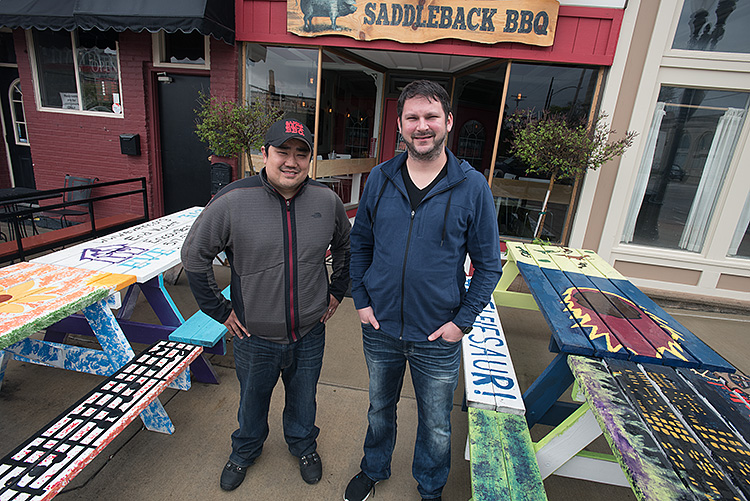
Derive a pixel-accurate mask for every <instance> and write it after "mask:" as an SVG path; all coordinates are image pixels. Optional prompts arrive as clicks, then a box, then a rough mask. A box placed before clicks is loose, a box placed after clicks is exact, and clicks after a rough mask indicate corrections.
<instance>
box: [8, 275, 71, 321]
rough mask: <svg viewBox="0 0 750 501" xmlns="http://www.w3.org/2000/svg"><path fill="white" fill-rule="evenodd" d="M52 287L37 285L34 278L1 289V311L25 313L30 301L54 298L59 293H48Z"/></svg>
mask: <svg viewBox="0 0 750 501" xmlns="http://www.w3.org/2000/svg"><path fill="white" fill-rule="evenodd" d="M52 289H53V288H52V287H36V283H35V281H34V280H27V281H26V282H23V283H20V284H17V285H14V286H12V287H8V288H7V289H2V290H0V313H23V312H24V311H26V310H27V308H29V307H30V303H36V302H39V301H46V300H48V299H54V298H56V297H57V295H54V294H47V293H48V292H50V291H51V290H52Z"/></svg>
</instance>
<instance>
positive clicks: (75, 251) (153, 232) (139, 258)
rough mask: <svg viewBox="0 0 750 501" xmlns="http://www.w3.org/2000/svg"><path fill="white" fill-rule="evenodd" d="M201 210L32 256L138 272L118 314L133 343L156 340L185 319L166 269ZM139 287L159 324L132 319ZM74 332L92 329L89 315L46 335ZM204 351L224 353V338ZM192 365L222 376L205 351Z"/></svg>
mask: <svg viewBox="0 0 750 501" xmlns="http://www.w3.org/2000/svg"><path fill="white" fill-rule="evenodd" d="M201 210H202V208H201V207H193V208H190V209H186V210H183V211H181V212H177V213H174V214H170V215H168V216H164V217H160V218H157V219H153V220H151V221H148V222H146V223H143V224H140V225H137V226H133V227H131V228H126V229H124V230H121V231H118V232H115V233H112V234H110V235H106V236H104V237H100V238H97V239H94V240H90V241H87V242H83V243H81V244H79V245H76V246H74V247H70V248H67V249H63V250H60V251H57V252H53V253H50V254H47V255H44V256H41V257H39V258H36V259H34V260H33V261H34V262H39V263H52V264H59V265H64V266H70V267H74V268H83V269H88V270H98V271H107V272H112V273H128V274H132V275H135V277H136V284H135V285H134V286H132V287H130V288H129V289H128V290H127V292H126V293H125V297H124V298H123V306H122V308H120V309H119V311H118V312H117V315H116V316H117V319H118V321H119V323H120V325H121V327H122V330H123V331H124V332H125V336H126V337H127V339H128V340H130V341H131V342H135V343H142V344H153V343H154V342H156V341H159V340H164V339H168V338H169V335H170V334H171V333H172V331H174V330H175V328H177V327H179V326H180V325H182V324H183V323H184V322H185V319H184V318H183V316H182V314H181V313H180V311H179V309H178V308H177V306H175V304H174V301H173V300H172V298H171V297H170V295H169V292H168V291H167V290H166V288H165V287H164V275H163V274H164V272H165V271H167V270H170V269H172V268H174V267H175V266H177V265H179V264H180V249H181V248H182V244H183V242H184V240H185V237H186V236H187V233H188V231H189V230H190V227H191V226H192V224H193V222H194V221H195V219H196V218H197V217H198V215H199V214H200V212H201ZM136 286H137V287H136ZM140 292H142V293H143V295H144V296H145V297H146V299H147V301H148V303H149V305H150V306H151V308H152V309H153V310H154V313H156V316H157V318H158V319H159V321H160V322H161V325H155V324H145V323H140V322H133V321H131V320H130V315H131V314H132V311H133V307H134V306H135V301H136V299H137V297H138V294H139V293H140ZM71 332H72V333H81V334H91V331H90V329H89V328H88V325H87V323H86V321H85V319H84V318H83V317H81V316H80V315H73V316H70V317H68V318H66V319H64V320H62V321H60V322H58V323H56V324H54V325H51V326H50V327H49V328H48V329H47V333H46V336H45V339H46V340H48V341H57V342H62V340H63V339H64V337H65V334H67V333H71ZM205 353H219V354H222V355H223V354H225V353H226V345H225V344H224V342H223V340H222V342H219V343H217V344H216V345H215V346H213V347H205ZM190 368H191V370H192V371H193V374H194V376H195V379H196V380H197V381H201V382H205V383H214V384H217V383H218V382H219V380H218V377H217V376H216V373H215V372H214V370H213V368H212V366H211V364H210V363H209V362H208V360H206V358H205V357H204V356H203V355H202V354H201V356H200V357H198V358H197V359H196V360H195V361H194V362H193V363H192V364H191V365H190Z"/></svg>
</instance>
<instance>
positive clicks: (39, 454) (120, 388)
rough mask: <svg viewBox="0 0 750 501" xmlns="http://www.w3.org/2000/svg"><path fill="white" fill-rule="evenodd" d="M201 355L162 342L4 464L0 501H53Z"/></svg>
mask: <svg viewBox="0 0 750 501" xmlns="http://www.w3.org/2000/svg"><path fill="white" fill-rule="evenodd" d="M202 351H203V348H202V347H200V346H193V345H185V344H182V343H174V342H171V341H159V342H158V343H156V344H154V345H152V346H151V347H149V348H148V349H147V350H146V351H144V352H142V353H140V354H139V355H137V356H136V357H135V358H133V359H132V360H131V361H130V362H128V363H127V364H126V365H124V366H123V367H122V368H121V369H120V370H118V371H117V372H116V373H115V374H114V375H113V376H112V377H110V378H109V379H107V380H105V381H104V382H103V383H102V384H100V385H99V386H97V387H96V388H95V389H94V390H92V391H91V392H89V393H88V394H87V395H86V396H84V397H83V398H82V399H80V400H79V401H78V402H77V403H76V404H74V405H73V406H72V407H70V408H69V409H68V410H67V411H65V412H64V413H63V414H61V415H60V416H59V417H58V418H56V419H54V420H53V421H52V422H50V423H49V424H48V425H47V426H45V427H44V428H42V429H41V430H40V431H39V432H37V433H36V434H35V435H34V436H32V437H31V438H30V439H29V440H27V441H26V442H25V443H24V444H23V445H21V446H20V447H18V448H16V449H15V450H14V451H12V452H11V453H10V454H8V455H7V456H5V457H4V458H3V459H2V460H1V461H0V498H2V499H6V498H11V497H12V496H14V495H19V499H28V500H46V499H51V498H52V497H54V496H55V495H56V494H57V493H58V492H59V491H60V490H61V489H63V488H64V487H65V486H66V485H67V484H68V483H69V482H70V481H71V480H72V479H73V478H74V477H75V476H76V475H77V474H78V473H79V472H80V471H81V470H82V469H83V468H84V467H85V466H86V465H87V464H88V463H90V462H91V460H93V459H94V457H96V455H97V454H99V452H101V451H102V450H103V449H104V448H105V447H106V446H107V444H109V443H110V442H111V441H112V440H113V439H114V437H116V436H117V435H118V434H119V433H120V432H121V431H122V430H124V429H125V427H126V426H127V425H128V424H130V422H132V421H133V420H134V419H135V418H136V417H137V416H138V414H139V413H140V412H141V411H143V410H144V409H145V408H146V407H147V406H148V405H149V404H150V403H151V402H153V401H154V400H155V399H156V398H157V397H158V396H159V394H160V393H161V392H162V391H163V390H164V388H166V387H167V385H168V384H169V383H170V382H171V381H172V380H174V379H175V378H176V377H177V376H178V375H179V374H180V373H182V372H183V371H184V370H185V369H186V368H187V367H188V365H189V364H190V362H192V361H193V360H195V359H196V358H197V357H198V355H200V354H201V352H202ZM23 495H26V496H27V497H23Z"/></svg>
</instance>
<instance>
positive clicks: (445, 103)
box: [396, 80, 451, 118]
mask: <svg viewBox="0 0 750 501" xmlns="http://www.w3.org/2000/svg"><path fill="white" fill-rule="evenodd" d="M413 97H424V98H427V99H429V100H430V101H433V100H434V101H438V102H439V103H440V104H441V106H442V107H443V111H444V112H445V116H446V118H447V117H448V114H449V113H450V112H451V98H450V97H449V96H448V93H447V92H446V91H445V89H444V88H443V86H442V85H440V84H439V83H435V82H433V81H431V80H414V81H413V82H411V83H410V84H409V85H407V86H406V87H404V90H402V91H401V95H400V96H399V97H398V104H397V105H396V112H397V113H398V117H399V118H401V113H403V112H404V103H405V102H406V100H407V99H411V98H413Z"/></svg>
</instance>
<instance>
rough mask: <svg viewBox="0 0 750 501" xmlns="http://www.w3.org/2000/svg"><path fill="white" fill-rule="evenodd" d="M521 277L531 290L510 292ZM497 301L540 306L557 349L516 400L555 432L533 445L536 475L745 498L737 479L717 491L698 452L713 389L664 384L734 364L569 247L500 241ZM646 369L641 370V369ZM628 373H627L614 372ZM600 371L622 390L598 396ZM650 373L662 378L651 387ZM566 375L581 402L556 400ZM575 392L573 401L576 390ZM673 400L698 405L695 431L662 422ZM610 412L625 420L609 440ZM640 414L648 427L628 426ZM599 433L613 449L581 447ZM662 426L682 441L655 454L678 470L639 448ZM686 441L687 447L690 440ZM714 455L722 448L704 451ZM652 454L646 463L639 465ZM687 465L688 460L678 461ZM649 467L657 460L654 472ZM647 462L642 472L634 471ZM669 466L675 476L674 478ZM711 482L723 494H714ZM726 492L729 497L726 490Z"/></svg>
mask: <svg viewBox="0 0 750 501" xmlns="http://www.w3.org/2000/svg"><path fill="white" fill-rule="evenodd" d="M519 274H520V275H521V276H522V277H523V279H524V280H525V281H526V284H527V285H528V288H529V291H530V293H531V294H530V295H529V294H525V293H520V292H512V291H509V290H508V288H509V285H510V284H511V283H512V282H513V280H514V279H515V278H516V277H517V276H518V275H519ZM495 300H496V301H497V303H498V304H502V305H503V306H511V307H518V308H527V309H539V310H540V311H541V313H542V314H543V316H544V318H545V319H546V321H547V323H548V324H549V326H550V330H551V332H552V335H551V340H550V351H552V352H557V353H558V354H557V356H556V357H555V358H554V360H553V361H552V362H551V363H550V365H549V366H548V367H547V368H546V369H545V370H544V372H543V373H542V374H541V375H540V376H539V377H538V378H537V379H536V381H535V382H534V383H533V384H532V385H531V386H530V387H529V388H528V390H526V392H525V393H524V395H523V399H524V403H525V406H526V419H527V423H528V425H529V427H532V426H534V424H537V423H541V424H546V425H550V426H553V427H554V429H553V430H552V431H551V432H549V433H548V434H547V435H546V436H545V437H544V438H542V439H541V440H540V441H539V442H537V443H536V444H535V449H536V456H537V461H538V464H539V468H540V472H541V475H542V478H546V477H547V476H549V475H551V474H553V473H554V474H557V475H562V476H569V477H573V478H581V479H586V480H591V481H597V482H604V483H611V484H614V485H622V486H628V485H629V486H631V487H632V488H633V491H634V492H635V494H636V495H637V496H638V497H639V498H640V499H703V498H706V497H707V498H708V499H748V498H747V496H746V494H742V495H739V496H735V494H736V492H737V490H738V487H737V483H736V482H735V481H733V480H730V482H729V484H731V487H721V486H719V484H718V483H717V482H719V481H718V480H717V478H718V477H717V476H714V477H712V476H711V475H718V474H717V473H716V472H715V471H714V470H715V465H714V463H713V462H712V461H713V460H712V461H708V460H706V459H705V458H704V457H703V456H701V454H703V455H705V449H703V447H702V446H700V445H697V444H698V442H700V440H702V439H700V437H699V436H700V434H701V433H704V435H705V434H706V433H709V432H710V431H711V430H712V429H716V428H715V427H716V426H718V425H717V424H716V423H717V420H716V419H715V418H714V417H715V416H714V414H715V413H713V414H712V413H710V412H708V411H707V410H705V409H704V410H700V411H698V410H696V409H699V408H702V407H705V405H704V403H705V402H704V401H705V400H707V399H709V398H711V397H710V396H709V395H710V394H712V391H711V390H703V389H701V390H695V388H697V387H698V386H697V385H698V383H695V382H692V381H691V382H690V383H687V386H688V387H690V386H691V385H693V387H694V388H693V390H694V392H693V393H692V394H690V395H689V396H688V394H687V393H683V394H679V395H678V394H676V393H670V391H671V390H668V389H665V388H662V386H665V385H666V386H668V385H675V384H676V383H675V381H676V380H677V379H680V378H685V379H687V376H686V375H687V374H702V375H707V374H709V373H713V371H715V372H719V373H723V374H730V373H734V372H735V368H734V367H733V366H732V365H731V364H730V363H729V362H727V361H726V360H724V359H723V358H722V357H721V356H720V355H718V354H717V353H716V352H714V351H713V350H712V349H711V348H710V347H709V346H707V345H706V344H705V343H703V342H702V341H701V340H700V339H699V338H698V337H697V336H695V335H694V334H693V333H691V332H690V331H689V330H688V329H686V328H685V327H684V326H682V325H680V324H679V323H678V322H677V321H676V320H675V319H674V318H672V317H671V316H670V315H669V314H668V313H666V312H665V311H664V310H663V309H662V308H660V307H659V306H658V305H656V303H654V302H653V301H652V300H651V299H649V298H648V297H647V296H646V295H645V294H643V292H641V291H640V290H639V289H638V288H637V287H635V286H634V285H633V284H632V283H631V282H630V281H628V280H627V279H626V278H625V277H623V276H622V275H621V274H620V273H618V272H617V271H616V270H615V269H614V268H613V267H612V266H610V265H609V264H608V263H606V262H605V261H604V260H603V259H602V258H601V257H600V256H598V255H597V254H596V253H594V252H592V251H586V250H579V249H570V248H565V247H554V246H540V245H534V244H522V243H508V260H507V262H506V264H505V266H504V267H503V277H502V279H501V280H500V283H499V284H498V287H497V289H496V292H495ZM646 366H648V367H649V368H648V369H643V367H646ZM592 367H593V368H595V369H593V368H592ZM583 368H586V369H585V370H584V369H583ZM571 369H572V370H571ZM605 372H606V373H608V374H609V376H605ZM625 373H627V374H629V375H628V376H622V374H625ZM607 377H609V379H608V381H609V382H610V383H611V384H609V383H608V386H606V390H607V391H610V392H614V391H615V390H618V389H622V391H624V392H625V393H627V394H628V395H630V397H628V398H619V399H618V398H614V397H611V398H609V399H606V398H604V397H602V396H601V394H599V393H597V391H596V389H597V388H599V387H598V386H596V385H600V386H601V387H604V386H605V385H604V384H600V380H602V378H604V379H606V378H607ZM657 380H659V381H662V380H664V381H670V382H669V383H664V382H663V381H662V383H663V384H662V383H658V384H656V385H655V383H654V381H657ZM615 381H616V382H615ZM574 382H577V383H578V385H580V386H581V387H583V388H584V393H585V396H586V399H587V400H588V404H584V405H579V404H576V403H574V402H563V401H560V397H561V396H562V394H563V393H564V392H565V391H566V390H567V389H568V388H569V387H570V386H571V384H573V383H574ZM657 386H659V389H656V387H657ZM599 389H601V388H599ZM696 391H697V392H698V393H700V395H697V394H695V392H696ZM713 396H715V395H713ZM573 398H574V399H577V398H579V393H578V392H577V385H574V391H573ZM629 398H630V399H629ZM714 400H716V399H714ZM715 405H718V404H715ZM743 405H745V406H747V403H746V402H745V404H743ZM680 406H684V407H685V408H686V409H687V408H690V409H692V410H694V411H695V412H694V413H693V414H691V415H690V416H691V419H693V422H694V423H693V424H694V425H695V430H694V431H693V432H689V433H688V432H684V433H683V432H681V431H680V432H678V431H676V430H677V428H676V424H675V423H677V422H678V421H680V420H681V419H683V418H682V417H681V418H672V417H669V418H668V417H667V414H668V412H670V411H672V410H674V409H675V408H679V407H680ZM636 410H637V411H638V412H637V413H636ZM686 412H687V411H686ZM615 414H617V415H621V416H626V417H623V418H622V419H620V421H618V424H619V425H620V426H622V428H623V429H624V430H625V431H627V432H628V433H630V434H629V435H627V438H625V439H622V440H620V439H616V440H614V439H611V438H612V436H613V435H612V434H613V433H614V434H615V435H616V433H617V431H616V430H609V429H607V427H606V426H605V424H606V423H605V421H607V419H609V418H607V417H606V416H611V415H615ZM638 414H640V416H641V417H640V418H639V419H641V420H642V422H643V423H645V424H644V425H643V426H641V427H640V428H639V425H637V424H636V417H637V415H638ZM603 416H604V417H603ZM683 417H684V416H683ZM618 419H619V418H618ZM719 420H720V419H719ZM745 420H747V408H746V409H745ZM597 421H598V422H599V424H601V427H600V426H599V424H597ZM667 421H669V422H668V423H667ZM683 421H684V420H683ZM683 424H684V422H683ZM602 430H605V436H607V438H608V439H609V444H610V447H611V449H612V451H613V453H614V456H611V455H610V456H609V457H603V456H602V455H600V454H593V453H590V452H587V451H584V450H583V449H584V447H586V446H587V445H588V444H589V443H590V442H591V441H593V440H594V439H596V438H597V437H598V436H600V435H601V434H602ZM665 430H666V431H665ZM660 432H664V433H666V434H675V435H679V434H680V433H682V435H681V438H683V439H684V442H681V443H679V444H678V443H676V442H670V441H664V443H662V444H661V445H660V447H661V449H662V452H663V454H662V456H666V457H670V454H671V455H672V456H673V457H672V459H674V462H675V466H674V468H673V467H668V466H667V463H666V462H662V459H663V458H662V459H658V460H657V459H654V457H655V456H654V454H655V452H653V450H652V449H651V445H647V443H649V444H650V442H648V441H649V440H651V442H653V439H652V437H654V436H658V434H659V433H660ZM740 436H741V437H743V438H738V440H739V441H740V442H744V443H745V445H746V444H747V439H748V438H750V435H748V433H747V431H743V432H741V434H740ZM709 442H710V440H709ZM688 443H689V444H692V445H691V446H690V447H688V446H687V445H686V444H688ZM720 448H721V446H720ZM709 450H710V449H709ZM714 454H719V453H718V452H717V453H711V454H709V455H708V456H712V457H713V456H714ZM615 458H616V459H617V460H619V464H618V461H617V460H615ZM649 461H653V463H649V465H648V466H647V467H646V466H644V464H645V463H648V462H649ZM664 461H666V460H664ZM687 463H690V465H689V467H687V468H686V467H684V465H685V464H687ZM639 464H640V466H638V465H639ZM657 464H658V465H659V467H658V468H657V467H654V465H657ZM693 467H694V468H695V469H697V470H705V472H704V473H705V476H704V477H701V476H700V474H699V473H696V472H693V471H692V469H691V468H693ZM639 468H640V470H639ZM644 468H645V469H646V470H648V474H647V475H644V473H643V471H641V470H643V469H644ZM680 468H682V470H680ZM671 470H674V471H673V472H672V473H671V474H670V473H669V471H671ZM716 471H719V470H716ZM623 472H624V473H623ZM675 472H677V473H675ZM719 476H720V475H719ZM695 478H701V480H698V481H697V482H698V483H700V484H701V485H702V486H703V487H702V488H703V489H704V490H705V491H706V493H708V494H706V496H704V495H703V494H705V493H702V491H701V488H696V487H695V486H693V485H692V484H691V483H693V482H694V479H695ZM745 478H747V475H745ZM678 480H679V481H678ZM722 481H723V480H722ZM729 484H728V485H729ZM710 486H714V487H716V489H717V491H716V492H720V493H721V494H720V495H715V493H713V491H711V489H712V487H710ZM727 489H729V490H727ZM709 491H711V493H709ZM730 491H731V492H732V493H733V494H732V496H729V497H722V496H726V495H727V493H728V492H730ZM666 492H668V493H669V495H670V496H672V494H675V493H676V494H675V495H674V496H673V497H662V494H664V493H666ZM743 496H744V497H743Z"/></svg>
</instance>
